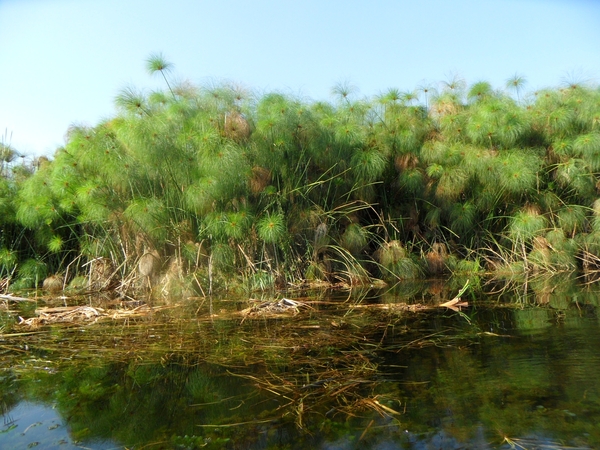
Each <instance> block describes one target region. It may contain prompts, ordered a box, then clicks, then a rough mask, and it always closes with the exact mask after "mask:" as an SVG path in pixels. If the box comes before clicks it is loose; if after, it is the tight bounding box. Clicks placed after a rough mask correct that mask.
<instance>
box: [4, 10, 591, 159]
mask: <svg viewBox="0 0 600 450" xmlns="http://www.w3.org/2000/svg"><path fill="white" fill-rule="evenodd" d="M155 52H162V53H163V55H164V56H165V57H166V59H167V60H168V61H170V62H172V63H173V64H174V71H173V74H172V76H173V77H174V78H175V79H179V80H183V79H189V80H190V81H192V82H194V83H197V84H210V83H215V82H220V81H230V82H235V83H238V84H240V85H242V86H244V87H246V88H248V89H250V90H252V91H254V92H256V93H257V94H260V93H264V92H271V91H282V92H284V93H289V94H292V95H298V96H302V97H304V98H307V99H312V100H330V99H331V89H332V87H333V86H334V85H336V84H337V83H340V82H350V83H351V84H352V85H354V86H356V87H358V89H359V93H360V95H362V96H367V97H371V96H373V95H377V94H379V93H381V92H384V91H386V90H388V89H389V88H397V89H400V90H402V91H410V90H413V89H415V88H417V87H418V86H419V85H423V84H425V83H429V84H436V83H438V82H442V81H444V80H449V79H451V78H452V77H453V76H454V75H458V76H460V77H463V78H464V79H465V80H466V81H467V82H468V83H469V84H472V83H475V82H477V81H481V80H484V81H488V82H490V83H491V84H492V85H493V86H494V87H496V88H503V87H504V85H505V82H506V80H507V79H508V78H509V77H511V76H513V75H515V74H519V75H522V76H524V77H525V78H526V79H527V81H528V83H527V85H526V90H529V91H533V90H535V89H540V88H544V87H557V86H559V85H561V83H563V82H565V80H571V79H574V80H575V81H584V80H585V81H589V82H591V83H594V84H598V81H599V80H600V1H595V0H587V1H586V0H451V1H450V0H419V1H412V0H411V1H409V0H396V1H392V0H386V1H384V0H379V1H378V0H370V1H366V0H364V1H356V0H340V1H338V0H329V1H328V0H303V1H288V0H278V1H275V0H252V1H249V0H229V1H228V0H210V1H209V0H0V139H1V142H3V143H5V144H10V145H11V146H12V147H13V148H15V149H16V150H17V151H19V152H21V153H23V154H26V155H28V156H33V155H41V154H46V155H52V154H53V153H54V151H55V150H56V149H57V148H58V147H59V146H61V145H63V144H64V135H65V132H66V131H67V129H68V127H69V125H70V124H72V123H78V124H88V125H95V124H97V123H98V122H99V121H100V120H102V119H104V118H107V117H110V116H112V115H114V113H115V108H114V103H113V101H114V98H115V96H116V95H117V94H118V92H119V90H120V89H122V88H124V87H125V86H127V85H133V86H136V87H138V88H140V89H148V90H151V89H155V88H163V87H164V85H163V84H162V83H161V80H160V78H152V77H150V76H149V75H148V74H147V73H146V70H145V60H146V58H147V57H148V56H149V55H150V54H151V53H155Z"/></svg>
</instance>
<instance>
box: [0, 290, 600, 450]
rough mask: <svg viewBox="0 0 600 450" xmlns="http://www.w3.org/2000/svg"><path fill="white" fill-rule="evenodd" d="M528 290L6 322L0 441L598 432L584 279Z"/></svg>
mask: <svg viewBox="0 0 600 450" xmlns="http://www.w3.org/2000/svg"><path fill="white" fill-rule="evenodd" d="M544 289H546V288H545V287H544ZM544 289H542V288H538V289H537V290H536V287H535V286H529V287H528V291H527V292H526V293H525V294H523V291H517V292H516V294H518V295H516V294H515V293H506V292H504V293H503V294H502V295H500V294H494V295H489V294H488V295H484V294H483V293H481V292H479V293H478V294H477V295H473V296H471V297H470V298H469V301H470V303H471V305H470V306H469V307H468V308H467V309H464V310H462V311H460V312H456V311H452V310H449V309H447V308H434V307H430V306H432V305H435V304H436V303H437V304H439V303H440V302H441V301H445V300H447V299H448V297H449V296H451V292H452V289H450V288H448V287H442V288H441V290H440V287H439V285H436V286H433V285H429V286H428V287H425V288H424V289H421V290H416V289H415V290H411V291H410V292H406V291H403V292H398V291H396V292H392V293H387V294H385V295H373V293H365V294H360V293H355V294H347V295H346V294H344V296H341V295H340V294H336V295H334V296H330V295H323V294H320V295H319V296H310V297H302V298H298V300H299V301H303V302H307V303H308V302H312V303H310V308H306V309H303V310H300V311H299V313H298V314H297V315H295V316H286V317H277V318H273V317H264V316H262V317H246V318H244V316H241V315H239V310H241V309H243V308H245V307H247V306H248V304H247V299H237V300H231V299H225V300H222V301H215V302H212V303H210V304H209V303H208V302H207V301H206V300H199V301H188V302H186V303H185V306H184V307H181V308H173V309H165V310H163V311H161V312H156V313H155V314H153V315H151V316H147V317H141V318H137V319H135V320H134V319H128V320H114V321H104V322H101V323H98V324H93V325H86V326H81V325H78V326H68V327H67V326H64V325H60V326H58V325H56V326H52V327H45V328H41V329H37V330H31V331H32V332H33V334H28V335H16V334H17V332H24V331H25V330H17V329H16V328H14V329H11V330H10V331H11V332H10V333H7V332H5V334H4V335H0V358H1V359H0V407H1V411H2V413H3V423H2V427H1V428H0V448H2V449H20V448H23V449H27V448H38V449H41V448H44V449H46V448H47V449H52V448H57V449H58V448H60V449H71V448H90V449H120V448H130V449H131V448H137V449H141V448H152V449H157V448H159V449H160V448H181V449H194V448H198V449H200V448H204V449H213V448H214V449H217V448H235V449H237V448H239V449H253V448H256V449H259V448H260V449H267V448H269V449H296V448H299V449H300V448H319V449H353V448H375V449H400V448H401V449H408V448H410V449H434V448H435V449H479V448H481V449H488V448H490V449H492V448H506V449H508V448H518V449H521V448H527V449H558V448H599V447H600V427H599V426H598V423H600V377H598V373H600V353H599V352H598V349H599V348H600V327H599V316H598V311H597V303H596V302H597V299H596V297H597V296H596V294H595V290H594V289H593V288H590V287H586V288H585V289H583V290H582V289H581V288H579V287H576V286H572V285H570V286H569V288H568V289H567V288H566V287H564V286H562V287H561V285H556V284H555V285H554V289H553V290H552V289H551V291H552V292H551V293H550V294H549V295H545V294H544V295H541V292H546V291H548V289H546V290H544ZM445 290H447V291H448V292H446V291H445ZM519 292H520V294H519ZM315 300H318V302H315ZM404 303H412V304H415V303H419V304H420V305H425V306H426V307H423V308H420V307H416V308H413V310H412V311H409V310H407V307H406V306H405V305H404ZM399 305H400V306H399ZM210 311H212V312H213V316H212V317H211V316H209V314H208V313H209V312H210Z"/></svg>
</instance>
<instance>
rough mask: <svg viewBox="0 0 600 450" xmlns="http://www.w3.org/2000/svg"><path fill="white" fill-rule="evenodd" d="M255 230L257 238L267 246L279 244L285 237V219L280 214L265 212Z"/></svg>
mask: <svg viewBox="0 0 600 450" xmlns="http://www.w3.org/2000/svg"><path fill="white" fill-rule="evenodd" d="M256 228H257V232H258V236H259V237H260V238H261V239H262V240H263V241H265V242H266V243H267V244H277V243H280V242H281V241H282V240H283V238H284V237H285V235H286V226H285V219H284V217H283V214H281V213H271V212H267V213H266V214H265V215H264V217H262V218H261V219H260V220H259V221H258V223H257V224H256Z"/></svg>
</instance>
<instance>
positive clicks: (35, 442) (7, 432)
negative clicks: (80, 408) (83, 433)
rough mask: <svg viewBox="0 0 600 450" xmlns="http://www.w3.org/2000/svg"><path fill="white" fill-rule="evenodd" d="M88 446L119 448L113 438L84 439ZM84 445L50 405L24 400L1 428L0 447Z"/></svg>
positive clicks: (39, 448) (66, 447)
mask: <svg viewBox="0 0 600 450" xmlns="http://www.w3.org/2000/svg"><path fill="white" fill-rule="evenodd" d="M83 447H85V448H93V449H98V450H102V449H114V448H120V446H118V445H115V444H114V443H113V442H107V441H102V442H99V441H92V442H85V444H84V445H83ZM28 448H35V449H36V450H42V449H54V448H56V449H61V450H70V449H81V448H82V445H81V444H79V445H78V444H76V443H74V442H73V439H72V438H71V437H70V436H69V428H68V427H67V426H65V422H64V421H63V420H62V418H61V417H60V416H59V415H58V413H57V412H56V410H54V409H52V408H51V407H48V406H45V405H42V404H38V403H30V402H21V403H19V404H18V405H17V406H15V407H14V408H12V409H11V410H10V411H8V412H6V413H5V414H4V415H3V422H2V428H1V429H0V449H6V450H8V449H15V450H16V449H28Z"/></svg>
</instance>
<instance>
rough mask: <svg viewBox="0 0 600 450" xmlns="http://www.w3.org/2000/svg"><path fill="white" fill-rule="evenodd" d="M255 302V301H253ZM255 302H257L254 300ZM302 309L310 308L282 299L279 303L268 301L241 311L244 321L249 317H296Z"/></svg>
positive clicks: (294, 301)
mask: <svg viewBox="0 0 600 450" xmlns="http://www.w3.org/2000/svg"><path fill="white" fill-rule="evenodd" d="M251 301H253V300H251ZM254 301H255V300H254ZM301 308H310V306H309V305H307V304H306V303H303V302H300V301H297V300H292V299H289V298H285V297H284V298H282V299H281V300H278V301H266V302H262V303H259V304H255V305H252V306H251V307H249V308H246V309H244V310H242V311H241V314H242V316H244V320H245V319H246V318H247V317H257V316H260V317H264V316H279V315H289V314H291V315H294V316H295V315H296V314H298V313H299V312H300V309H301Z"/></svg>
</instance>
